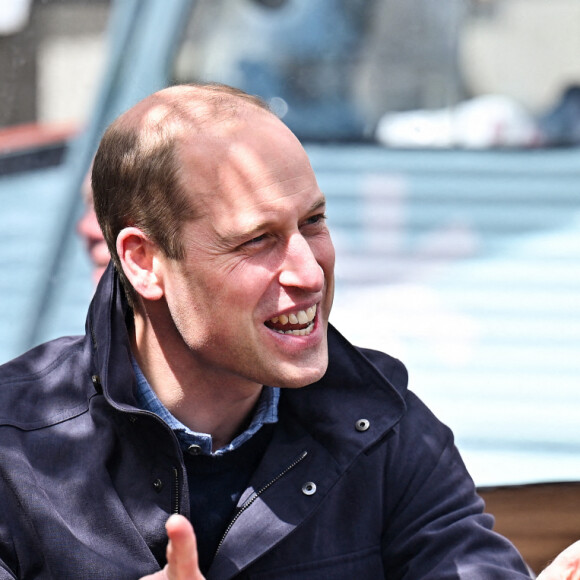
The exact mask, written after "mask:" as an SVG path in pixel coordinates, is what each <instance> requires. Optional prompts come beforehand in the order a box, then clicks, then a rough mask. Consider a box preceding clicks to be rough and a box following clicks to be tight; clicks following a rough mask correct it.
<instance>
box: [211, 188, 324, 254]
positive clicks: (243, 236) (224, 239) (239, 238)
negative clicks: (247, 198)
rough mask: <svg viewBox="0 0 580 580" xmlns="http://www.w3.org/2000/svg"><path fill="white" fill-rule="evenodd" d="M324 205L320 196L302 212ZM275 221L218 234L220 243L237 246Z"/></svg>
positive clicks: (311, 210) (307, 212)
mask: <svg viewBox="0 0 580 580" xmlns="http://www.w3.org/2000/svg"><path fill="white" fill-rule="evenodd" d="M325 206H326V198H325V197H324V196H322V197H321V198H319V199H317V200H316V201H315V202H314V203H313V204H312V205H311V206H310V207H309V208H308V210H307V211H306V212H304V215H305V216H307V215H309V214H311V213H312V212H315V211H316V210H318V209H321V208H323V207H325ZM275 223H276V222H275V220H267V221H264V222H260V223H259V224H256V225H255V226H253V227H251V228H250V229H247V230H244V231H243V232H237V233H235V232H226V233H225V234H224V235H219V239H220V242H221V243H222V244H226V245H228V246H237V245H239V244H241V243H243V242H244V241H246V240H251V239H252V238H254V237H256V236H257V235H259V234H260V232H263V231H264V230H267V229H269V228H270V227H272V225H274V224H275Z"/></svg>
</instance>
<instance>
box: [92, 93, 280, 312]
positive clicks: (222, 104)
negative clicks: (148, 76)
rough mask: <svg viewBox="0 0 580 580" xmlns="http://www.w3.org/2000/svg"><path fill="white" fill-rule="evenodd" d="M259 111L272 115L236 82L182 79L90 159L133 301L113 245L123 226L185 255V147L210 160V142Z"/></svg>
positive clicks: (189, 207)
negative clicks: (188, 81)
mask: <svg viewBox="0 0 580 580" xmlns="http://www.w3.org/2000/svg"><path fill="white" fill-rule="evenodd" d="M256 112H260V113H261V112H263V114H265V115H272V114H271V113H270V112H269V110H268V108H267V106H266V105H265V104H264V103H263V101H261V100H260V99H258V98H257V97H253V96H251V95H248V94H247V93H244V92H242V91H240V90H238V89H235V88H232V87H228V86H224V85H216V84H208V85H180V86H174V87H170V88H167V89H164V90H162V91H159V92H157V93H154V94H153V95H151V96H149V97H147V98H145V99H144V100H143V101H141V102H139V103H138V104H137V105H135V106H134V107H133V108H131V109H129V110H128V111H127V112H125V113H124V114H123V115H121V116H120V117H119V118H118V119H117V120H116V121H114V122H113V123H112V124H111V125H110V126H109V128H108V129H107V130H106V132H105V134H104V136H103V138H102V140H101V143H100V145H99V149H98V151H97V154H96V157H95V160H94V164H93V172H92V186H93V191H94V204H95V211H96V213H97V218H98V220H99V224H100V226H101V229H102V230H103V234H104V236H105V240H106V241H107V245H108V247H109V251H110V253H111V257H112V259H113V261H114V263H115V266H116V267H117V270H118V271H119V274H120V276H121V280H122V282H123V285H124V287H125V290H126V291H127V295H128V298H129V302H130V303H131V305H132V306H135V298H136V296H135V293H134V291H133V289H132V287H131V285H130V284H129V283H128V281H127V279H126V278H125V276H124V274H123V270H122V268H121V264H120V260H119V256H118V255H117V250H116V240H117V236H118V234H119V232H120V231H121V230H122V229H123V228H125V227H128V226H135V227H138V228H139V229H141V230H142V231H143V232H144V233H145V234H146V235H147V236H148V238H149V239H150V240H151V241H152V242H153V243H155V244H156V245H157V246H158V247H159V248H160V249H161V250H162V251H163V252H164V254H165V255H166V256H167V257H169V258H172V259H180V258H182V257H183V247H182V244H181V235H180V234H181V229H182V225H183V224H184V223H185V222H186V221H188V220H192V219H194V218H195V217H196V207H195V192H192V191H191V187H188V188H187V190H186V185H187V184H185V183H184V181H185V180H184V179H183V175H182V169H181V161H182V160H181V155H180V149H181V147H182V146H184V145H185V144H186V143H187V145H188V147H190V148H191V147H192V145H195V148H196V149H198V156H197V157H198V158H199V159H200V160H202V159H204V160H205V161H206V162H210V161H211V158H208V157H209V156H208V155H207V153H204V150H205V147H206V144H207V143H208V141H215V139H216V137H217V138H218V139H219V136H220V135H221V136H223V135H224V134H227V132H228V131H229V130H232V129H233V128H234V127H235V126H236V125H237V124H239V123H243V122H244V118H245V117H246V116H247V115H249V114H252V113H256ZM204 155H205V157H204ZM192 193H193V195H192Z"/></svg>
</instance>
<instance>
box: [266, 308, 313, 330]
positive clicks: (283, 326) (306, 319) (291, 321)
mask: <svg viewBox="0 0 580 580" xmlns="http://www.w3.org/2000/svg"><path fill="white" fill-rule="evenodd" d="M315 317H316V304H314V305H313V306H310V307H309V308H307V309H306V310H297V311H296V312H288V313H286V314H280V315H279V316H275V317H274V318H271V319H270V320H267V321H266V322H265V324H266V326H267V327H268V328H270V329H271V330H274V331H275V332H278V333H280V334H292V335H294V336H306V335H308V334H310V333H311V332H312V330H313V329H314V318H315Z"/></svg>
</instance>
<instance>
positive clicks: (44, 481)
mask: <svg viewBox="0 0 580 580" xmlns="http://www.w3.org/2000/svg"><path fill="white" fill-rule="evenodd" d="M125 316H126V312H125V307H124V299H123V298H122V292H121V290H120V288H119V282H118V279H117V276H116V275H115V274H114V272H113V270H112V269H111V268H109V270H108V271H107V273H106V274H105V276H104V278H103V280H102V281H101V283H100V285H99V288H98V289H97V292H96V295H95V298H94V300H93V302H92V304H91V307H90V311H89V315H88V319H87V334H86V336H85V337H83V338H78V337H77V338H74V337H70V338H63V339H59V340H56V341H53V342H50V343H47V344H45V345H42V346H40V347H38V348H36V349H34V350H32V351H30V352H28V353H26V354H25V355H23V356H21V357H20V358H18V359H16V360H14V361H11V362H10V363H8V364H6V365H4V366H2V367H0V506H1V508H0V580H4V579H7V578H26V579H29V578H39V579H41V578H42V579H45V578H54V579H58V580H63V579H73V578H74V579H75V580H78V579H84V578H102V579H115V580H121V579H125V578H127V579H134V580H136V579H137V578H140V577H141V576H142V575H145V574H149V573H152V572H153V571H155V570H158V569H159V568H160V567H161V566H163V564H164V563H165V555H164V553H165V545H166V538H165V530H164V523H165V521H166V519H167V517H168V516H169V514H171V513H172V512H176V511H177V512H180V513H182V514H184V515H186V516H188V515H189V514H188V512H189V501H188V495H189V493H199V492H198V491H197V490H189V489H188V483H187V478H186V475H185V469H184V465H183V457H182V452H181V450H180V448H179V445H178V443H177V440H176V438H175V436H174V434H173V433H172V432H171V430H170V429H168V427H167V426H166V425H165V424H164V423H163V422H162V421H161V420H160V419H158V418H157V417H156V416H154V415H152V414H151V413H147V412H144V411H140V410H139V409H137V408H136V406H135V396H134V392H135V378H134V375H133V371H132V368H131V364H130V360H129V342H128V334H127V329H126V324H125ZM329 342H330V365H329V369H328V372H327V373H326V375H325V376H324V377H323V379H322V380H321V381H319V382H318V383H316V384H313V385H311V386H309V387H306V388H304V389H298V390H284V391H283V394H282V398H281V401H280V421H279V423H278V424H277V425H276V428H275V430H274V435H273V437H272V441H271V443H270V444H269V447H268V449H267V451H266V453H265V455H264V458H263V460H262V462H261V464H260V465H259V467H258V469H257V470H256V472H255V473H254V475H253V477H252V479H251V482H250V486H249V488H248V489H247V490H246V492H245V493H244V494H243V495H242V498H241V500H240V504H239V505H240V509H239V510H238V512H237V514H236V516H235V518H234V520H233V523H232V525H231V526H230V528H229V530H228V531H227V533H226V534H225V536H224V538H223V540H222V543H221V544H220V547H219V548H218V551H217V554H216V556H215V559H214V562H213V565H212V567H211V568H210V570H209V573H208V580H227V579H229V578H238V579H239V578H251V579H266V578H268V579H276V580H289V579H299V580H314V579H316V580H318V579H332V580H342V579H344V580H346V579H348V580H353V579H355V578H364V579H365V580H366V579H370V580H372V579H380V578H389V579H398V578H405V579H409V580H420V579H435V578H437V579H451V578H468V579H476V580H485V579H501V578H513V579H516V578H528V575H527V573H526V569H525V567H524V565H523V563H522V562H521V559H520V557H519V555H518V554H517V552H516V551H515V549H514V548H513V547H512V546H511V545H510V544H509V543H508V542H507V541H506V540H505V539H503V538H502V537H500V536H499V535H497V534H495V533H494V532H493V531H491V526H492V518H491V517H490V516H489V515H483V514H482V513H481V512H482V507H483V504H482V501H481V500H480V499H479V498H478V496H477V495H476V493H475V490H474V486H473V483H472V481H471V479H470V477H469V476H468V474H467V472H466V470H465V467H464V465H463V463H462V461H461V459H460V457H459V455H458V453H457V450H456V449H455V447H454V444H453V437H452V434H451V432H450V431H449V429H447V428H446V427H445V426H443V425H442V424H441V423H439V422H438V421H437V419H436V418H435V417H434V416H433V415H432V414H431V413H430V412H429V411H428V410H427V408H426V407H425V406H424V405H423V404H422V403H421V402H420V401H419V400H418V399H417V397H415V396H414V395H413V394H412V393H410V392H409V391H407V389H406V384H407V374H406V371H405V368H404V367H403V365H402V364H401V363H400V362H398V361H397V360H395V359H393V358H391V357H389V356H387V355H385V354H382V353H379V352H374V351H369V350H361V349H357V348H355V347H353V346H352V345H350V344H349V343H348V342H347V341H346V340H345V339H344V338H343V337H342V336H341V335H340V334H339V333H338V332H336V331H335V330H334V329H331V330H330V332H329Z"/></svg>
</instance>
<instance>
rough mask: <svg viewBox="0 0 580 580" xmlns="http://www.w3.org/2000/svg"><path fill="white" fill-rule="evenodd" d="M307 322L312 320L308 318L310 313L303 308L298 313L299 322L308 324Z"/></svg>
mask: <svg viewBox="0 0 580 580" xmlns="http://www.w3.org/2000/svg"><path fill="white" fill-rule="evenodd" d="M307 322H310V321H309V320H308V315H307V314H306V312H304V310H301V311H300V312H299V313H298V324H306V323H307Z"/></svg>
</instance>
